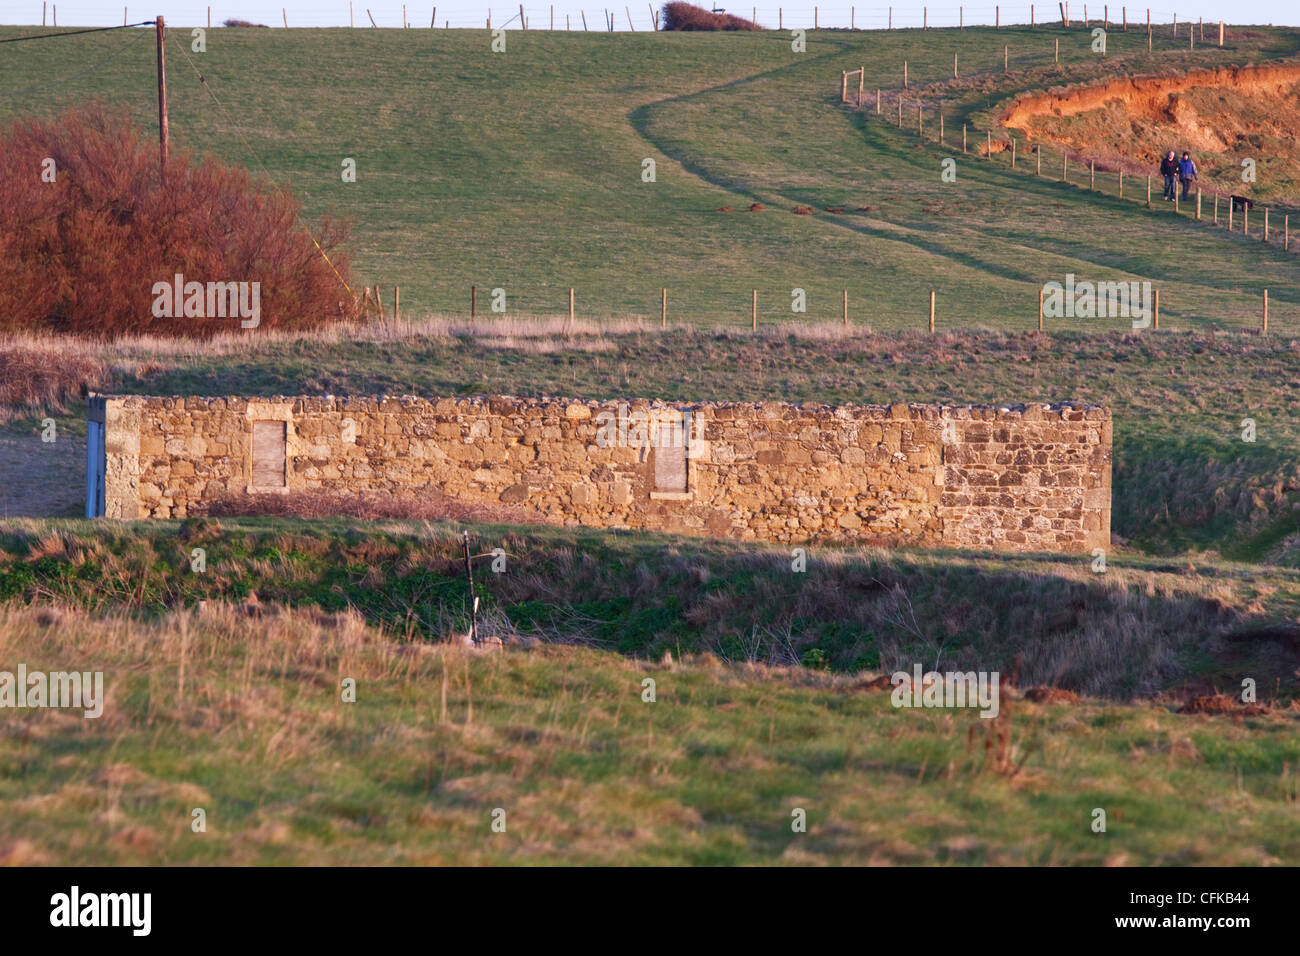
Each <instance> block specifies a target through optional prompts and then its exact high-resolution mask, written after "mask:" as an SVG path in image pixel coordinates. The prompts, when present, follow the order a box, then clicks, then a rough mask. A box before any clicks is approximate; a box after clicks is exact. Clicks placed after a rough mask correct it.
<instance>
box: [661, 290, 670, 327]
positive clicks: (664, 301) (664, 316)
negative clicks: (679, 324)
mask: <svg viewBox="0 0 1300 956" xmlns="http://www.w3.org/2000/svg"><path fill="white" fill-rule="evenodd" d="M659 328H661V329H666V328H668V290H667V289H660V290H659Z"/></svg>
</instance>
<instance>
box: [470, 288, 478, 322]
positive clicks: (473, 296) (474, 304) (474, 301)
mask: <svg viewBox="0 0 1300 956" xmlns="http://www.w3.org/2000/svg"><path fill="white" fill-rule="evenodd" d="M477 310H478V286H476V285H472V286H470V287H469V317H470V318H471V319H472V318H474V315H475V313H476V312H477Z"/></svg>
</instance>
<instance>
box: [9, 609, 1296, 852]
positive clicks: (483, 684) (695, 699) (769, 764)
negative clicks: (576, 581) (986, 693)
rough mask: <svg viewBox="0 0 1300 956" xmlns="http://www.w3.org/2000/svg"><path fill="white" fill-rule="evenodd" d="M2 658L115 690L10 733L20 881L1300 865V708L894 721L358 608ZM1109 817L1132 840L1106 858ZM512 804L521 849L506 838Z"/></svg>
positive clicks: (713, 670)
mask: <svg viewBox="0 0 1300 956" xmlns="http://www.w3.org/2000/svg"><path fill="white" fill-rule="evenodd" d="M0 656H2V657H3V659H4V660H5V661H15V660H17V661H24V662H26V663H27V664H28V666H29V667H30V668H32V669H46V670H52V669H56V668H57V669H69V668H77V669H82V670H102V671H103V672H104V686H105V698H106V700H105V708H104V713H103V716H102V717H100V718H99V719H97V720H86V719H83V718H82V717H81V716H80V714H75V715H74V714H73V713H72V712H70V711H66V710H54V709H45V710H27V711H23V712H16V711H15V712H11V714H10V718H11V719H7V720H6V721H5V722H4V723H3V724H0V771H3V772H2V773H0V861H3V862H5V863H9V864H26V865H33V864H70V863H77V864H83V865H85V864H100V865H102V864H164V863H165V864H173V865H174V864H182V863H193V864H209V865H211V864H227V865H252V864H317V865H320V864H339V863H347V864H350V865H366V864H389V865H391V864H416V865H421V864H422V865H431V864H506V863H510V864H528V863H552V864H554V863H568V864H573V863H585V864H603V865H613V864H621V865H627V864H655V863H658V864H697V865H698V864H704V865H719V864H781V863H784V864H789V863H797V864H827V863H830V864H833V863H892V864H934V863H966V864H972V863H974V864H1022V865H1023V864H1062V863H1067V864H1091V865H1096V864H1099V863H1102V862H1106V861H1107V860H1111V861H1114V860H1117V859H1119V858H1123V859H1125V860H1127V861H1128V862H1130V863H1134V864H1146V865H1151V864H1178V863H1181V864H1192V863H1211V864H1219V865H1257V864H1268V863H1274V864H1276V863H1283V864H1287V863H1295V862H1296V860H1297V858H1298V856H1300V844H1298V843H1297V841H1296V830H1295V828H1294V826H1291V825H1289V821H1291V820H1292V819H1293V817H1294V813H1295V808H1296V799H1297V795H1296V777H1295V773H1294V770H1293V769H1292V768H1293V767H1295V766H1296V763H1297V759H1298V758H1300V743H1298V741H1300V738H1298V737H1297V735H1296V733H1295V720H1296V715H1295V714H1293V713H1272V714H1267V715H1257V716H1249V717H1244V718H1243V717H1241V716H1236V717H1225V716H1219V715H1215V714H1198V715H1195V716H1180V715H1178V714H1175V713H1171V712H1170V711H1168V710H1166V709H1163V708H1154V707H1145V706H1138V707H1133V706H1117V705H1113V704H1105V703H1098V702H1095V701H1083V702H1081V703H1078V704H1059V703H1055V704H1035V703H1031V702H1029V701H1020V700H1011V699H1008V700H1006V701H1005V705H1006V706H1005V709H1004V710H1003V713H1002V715H1001V716H1000V717H999V718H998V719H997V720H996V721H981V720H979V719H978V718H976V717H974V716H972V715H971V714H969V713H960V712H954V711H951V710H948V711H936V710H896V709H894V708H893V707H891V706H890V695H889V694H888V693H873V692H867V691H864V690H860V689H857V687H856V685H857V684H858V683H860V681H857V680H854V679H851V678H848V677H833V676H830V675H826V674H821V673H818V672H815V671H809V670H805V669H802V668H781V667H777V668H773V667H764V666H760V665H753V664H744V665H738V666H735V667H727V666H723V665H721V664H719V663H718V661H717V660H716V659H714V658H711V657H709V656H699V657H695V656H693V655H685V657H684V658H682V659H674V660H672V661H671V662H669V661H664V662H662V663H659V664H648V663H645V662H637V661H631V660H627V659H624V658H621V657H618V656H616V655H610V654H604V653H598V652H594V651H590V650H584V649H579V648H555V647H545V646H542V647H537V648H534V649H532V650H527V651H525V650H520V649H517V648H511V647H506V648H505V649H503V650H499V651H495V652H486V653H484V652H474V651H467V650H465V649H462V648H459V647H456V646H453V645H447V644H441V645H430V644H422V643H414V644H412V643H405V642H401V641H396V640H393V639H392V638H391V636H389V635H387V634H385V633H384V632H382V631H380V630H377V629H375V628H373V627H371V626H368V625H367V624H365V622H363V621H362V620H360V619H359V618H358V617H357V616H355V615H352V614H349V613H347V612H343V613H337V614H326V613H322V612H319V611H314V610H311V609H304V610H298V611H289V610H286V609H282V608H272V607H268V608H266V609H265V610H264V611H263V612H262V613H260V614H259V615H257V616H250V614H249V613H247V611H246V610H245V609H243V608H241V607H239V606H236V605H230V604H222V603H218V602H213V603H210V604H208V605H206V606H205V607H204V608H202V609H201V610H198V611H180V612H176V613H170V614H167V615H165V616H164V617H161V618H158V619H154V620H148V621H145V620H139V619H137V618H134V617H130V616H125V615H120V614H110V615H106V616H92V615H89V614H86V613H84V612H81V611H77V610H74V609H71V608H68V607H60V606H52V605H44V606H36V607H22V608H15V607H6V608H0ZM647 677H649V678H652V679H653V680H654V681H655V682H656V685H657V687H656V698H657V699H656V702H654V703H646V702H644V701H643V700H642V699H641V694H642V687H643V684H642V681H643V680H644V679H645V678H647ZM348 679H350V680H352V681H355V686H356V694H357V698H356V699H357V702H356V703H347V702H345V701H344V700H343V695H342V693H341V691H342V688H343V682H344V680H348ZM1096 806H1104V807H1106V808H1107V809H1108V811H1109V812H1110V815H1111V818H1112V820H1113V824H1112V827H1111V829H1110V831H1109V832H1108V834H1107V837H1106V840H1105V844H1104V846H1103V845H1102V844H1101V843H1100V842H1099V841H1098V840H1097V838H1096V836H1095V835H1094V834H1092V833H1091V832H1090V830H1089V828H1088V821H1089V820H1090V812H1091V808H1093V807H1096ZM795 807H801V808H804V809H805V810H806V811H807V815H808V828H807V832H806V833H794V832H792V830H791V827H790V820H791V810H792V808H795ZM972 807H977V808H978V811H977V812H976V811H973V810H972ZM195 808H202V809H204V810H205V811H206V814H207V829H206V831H205V832H202V833H195V832H193V831H192V830H191V828H190V826H189V823H190V821H191V819H192V817H191V813H192V811H193V810H194V809H195ZM496 808H501V809H503V810H504V811H505V813H506V822H507V828H506V832H505V833H493V832H492V830H491V829H490V823H491V820H492V813H493V811H494V810H495V809H496ZM1207 809H1208V810H1210V811H1211V812H1208V813H1207V812H1206V810H1207ZM1049 835H1050V836H1049Z"/></svg>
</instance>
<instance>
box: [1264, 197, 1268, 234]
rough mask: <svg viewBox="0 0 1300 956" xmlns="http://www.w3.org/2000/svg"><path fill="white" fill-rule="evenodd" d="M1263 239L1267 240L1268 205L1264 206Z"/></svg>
mask: <svg viewBox="0 0 1300 956" xmlns="http://www.w3.org/2000/svg"><path fill="white" fill-rule="evenodd" d="M1264 241H1265V242H1268V207H1267V206H1265V207H1264Z"/></svg>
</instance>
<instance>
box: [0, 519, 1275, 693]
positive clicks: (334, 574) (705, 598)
mask: <svg viewBox="0 0 1300 956" xmlns="http://www.w3.org/2000/svg"><path fill="white" fill-rule="evenodd" d="M474 539H475V540H474V544H473V547H474V549H475V551H476V552H483V553H487V552H490V551H491V550H493V549H494V548H497V547H500V548H502V549H504V551H505V552H506V553H507V554H508V555H509V558H508V560H507V562H506V567H505V569H504V570H503V571H501V572H499V573H496V572H491V571H490V570H489V569H488V568H487V566H486V563H483V566H482V568H481V570H480V572H479V574H478V575H477V576H476V580H475V593H476V595H477V596H478V599H479V601H480V617H481V618H482V621H483V628H484V632H485V633H496V634H499V635H502V636H504V637H506V638H508V639H513V638H515V637H519V636H524V637H528V638H530V639H542V640H546V641H560V642H565V643H578V644H582V645H586V646H591V647H597V648H601V649H605V650H611V651H617V652H619V653H621V654H625V655H629V656H634V657H638V658H642V659H650V660H653V659H657V658H658V657H660V656H661V655H662V654H663V653H665V652H673V653H675V654H681V653H683V652H704V651H707V652H710V653H714V654H717V655H718V656H719V657H720V658H722V659H723V660H727V661H737V662H742V661H748V662H754V661H757V662H761V663H771V664H781V665H793V664H798V663H802V664H804V665H807V666H810V667H817V668H822V667H824V668H829V669H831V670H834V671H837V672H853V671H857V670H862V669H864V668H870V669H874V668H877V667H883V668H885V669H888V670H896V669H908V668H910V665H911V663H912V662H914V661H918V660H920V661H924V662H926V663H927V665H933V664H935V663H936V662H938V663H943V664H944V665H947V666H957V667H960V668H961V669H972V668H974V669H982V670H999V671H1001V672H1002V673H1016V674H1018V675H1019V679H1020V680H1021V681H1023V682H1024V684H1025V686H1028V685H1032V684H1052V685H1059V686H1062V687H1065V688H1067V689H1071V690H1075V691H1079V692H1081V693H1086V694H1089V695H1092V696H1100V697H1111V698H1116V699H1121V700H1126V699H1129V698H1132V697H1135V696H1140V697H1147V696H1151V695H1153V694H1157V693H1159V692H1163V691H1167V690H1171V689H1175V688H1180V687H1184V686H1186V685H1189V684H1198V683H1200V684H1205V683H1216V684H1217V685H1218V686H1226V687H1232V686H1236V685H1239V684H1240V681H1241V677H1242V676H1252V677H1254V678H1255V680H1256V681H1257V682H1258V683H1259V684H1260V685H1261V686H1265V685H1267V687H1268V688H1269V693H1272V694H1277V695H1281V696H1282V697H1290V696H1292V695H1294V693H1295V690H1296V682H1295V675H1294V674H1292V673H1291V671H1292V670H1293V669H1294V662H1293V661H1292V663H1291V664H1290V665H1288V664H1287V661H1288V658H1287V656H1286V651H1285V638H1283V639H1282V640H1283V643H1282V644H1276V643H1274V640H1275V639H1270V638H1263V637H1259V636H1255V637H1251V638H1250V641H1249V642H1247V643H1245V644H1243V643H1242V640H1239V639H1237V637H1236V636H1237V635H1242V634H1248V633H1252V632H1254V631H1256V630H1258V629H1259V628H1260V627H1262V626H1265V625H1271V624H1277V623H1281V624H1283V625H1288V623H1289V622H1290V621H1292V620H1293V619H1294V618H1295V617H1296V616H1297V614H1300V572H1297V571H1295V570H1292V569H1288V568H1258V567H1255V566H1250V565H1239V564H1234V563H1232V562H1226V561H1222V560H1217V561H1215V560H1198V561H1197V562H1196V563H1195V564H1192V563H1188V562H1183V563H1181V564H1172V565H1171V564H1168V563H1166V562H1161V561H1160V560H1158V559H1153V558H1144V557H1141V556H1138V555H1133V554H1123V553H1120V554H1112V555H1111V556H1110V557H1109V560H1108V565H1107V567H1106V569H1105V571H1104V572H1101V573H1099V572H1098V571H1097V570H1096V569H1095V568H1094V567H1093V559H1092V556H1091V555H1070V556H1061V555H1047V554H1043V555H985V554H978V553H965V552H954V551H907V550H896V549H895V550H889V551H885V550H881V549H862V548H843V547H832V546H808V547H807V549H806V551H807V559H808V569H807V570H806V571H804V572H795V571H794V570H792V566H791V555H790V552H789V550H782V549H777V548H773V547H770V546H761V545H744V544H739V543H732V542H722V541H701V540H698V539H691V538H680V537H674V536H668V535H659V534H632V533H625V532H615V531H605V530H597V529H570V528H549V527H541V528H537V527H535V528H519V527H509V526H501V525H495V526H494V525H479V526H476V527H475V529H474ZM195 548H201V549H203V552H204V555H203V559H204V562H205V565H206V566H205V567H204V568H202V569H200V570H196V569H195V567H194V566H193V565H192V563H191V557H192V554H193V549H195ZM0 601H7V602H14V603H20V604H21V603H29V602H37V603H45V602H55V603H57V604H60V605H64V606H69V607H76V608H80V609H82V610H84V611H87V612H90V613H94V614H97V615H104V614H112V613H117V612H123V611H124V612H129V613H131V614H134V615H137V616H139V617H141V618H142V619H151V620H156V619H158V618H160V617H164V616H166V615H168V614H169V613H171V612H172V611H174V610H175V609H178V608H193V607H196V606H199V605H200V604H202V603H203V602H213V601H217V602H233V603H238V602H244V601H251V602H253V603H254V604H256V605H258V606H262V605H265V606H277V605H279V606H287V607H296V608H302V609H306V608H314V609H317V610H318V611H320V612H322V613H330V614H333V613H341V612H345V611H347V612H353V613H356V614H358V615H360V616H361V617H362V618H363V619H364V620H366V621H367V622H369V623H371V624H373V625H375V626H382V627H384V628H386V629H388V630H389V631H390V632H391V633H393V634H394V635H395V636H397V637H400V638H402V639H405V640H410V641H428V640H437V639H442V638H445V637H447V636H448V635H451V634H454V633H465V632H466V631H468V628H469V610H468V602H467V599H466V584H465V578H464V567H463V563H462V558H461V553H460V535H459V528H458V527H455V526H448V525H445V524H427V523H419V522H407V521H380V522H375V521H360V520H353V519H342V518H340V519H331V520H327V521H318V520H316V521H303V520H298V519H271V518H244V519H224V520H222V521H220V522H217V521H213V520H209V519H190V520H188V521H186V522H183V523H177V522H172V521H156V522H142V523H127V524H122V525H104V524H102V523H91V522H83V521H14V522H11V523H9V524H7V525H4V526H0ZM1275 681H1276V682H1277V685H1276V686H1274V683H1275Z"/></svg>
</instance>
